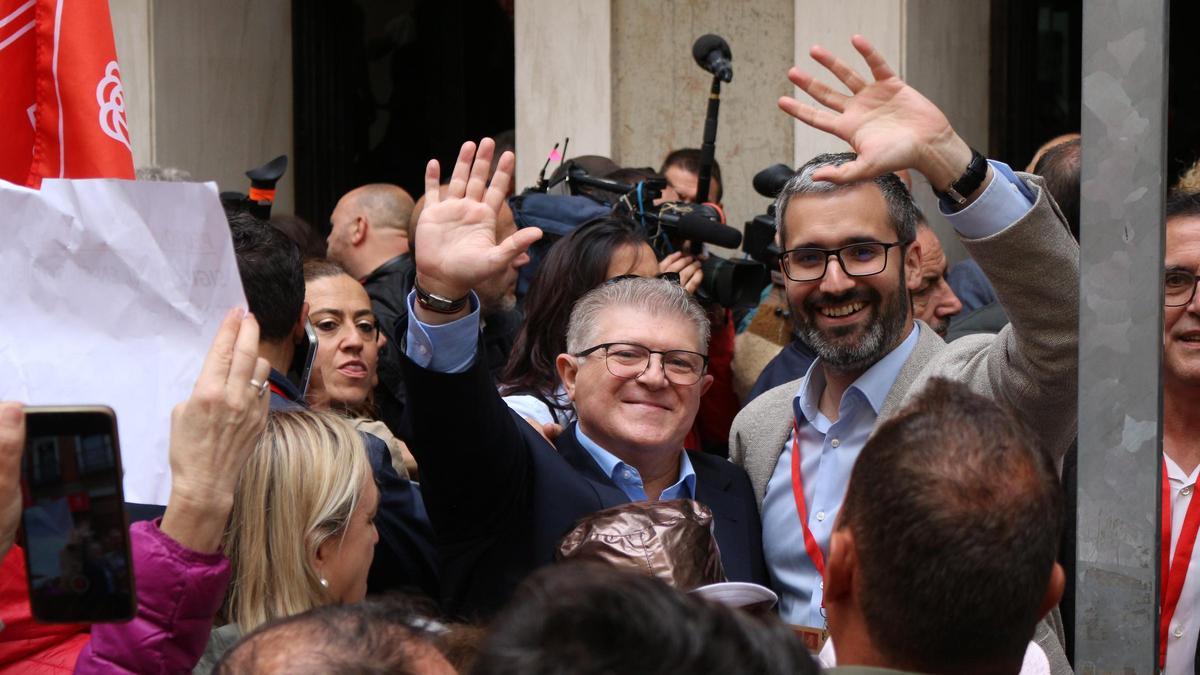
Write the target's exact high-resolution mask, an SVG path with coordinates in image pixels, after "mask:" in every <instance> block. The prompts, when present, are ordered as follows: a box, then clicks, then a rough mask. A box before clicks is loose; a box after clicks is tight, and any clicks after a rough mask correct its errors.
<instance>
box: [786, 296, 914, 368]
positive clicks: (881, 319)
mask: <svg viewBox="0 0 1200 675" xmlns="http://www.w3.org/2000/svg"><path fill="white" fill-rule="evenodd" d="M902 278H903V277H902ZM878 297H879V296H878V295H876V298H874V300H878ZM874 304H875V307H876V311H877V312H878V313H877V314H876V315H875V317H874V318H873V319H872V320H871V323H870V325H868V326H867V330H866V333H864V334H863V336H862V337H861V338H860V339H858V340H857V341H855V342H853V343H845V342H841V341H838V340H836V339H834V338H838V337H841V336H844V335H847V334H848V332H847V331H844V330H839V329H834V330H833V331H831V333H832V334H831V335H830V334H827V333H826V332H824V331H822V330H821V329H819V328H817V325H816V322H815V321H811V320H809V318H808V317H809V316H811V315H812V314H813V313H815V312H816V310H815V309H812V310H811V312H810V313H801V312H795V311H793V312H792V315H793V316H794V317H795V318H796V332H797V333H798V334H799V335H800V337H801V339H803V340H804V342H805V343H807V344H808V346H810V347H812V349H813V351H814V352H816V353H817V357H818V358H820V359H821V361H822V362H823V363H824V364H825V365H827V366H830V367H832V368H835V369H837V370H843V371H851V372H862V371H864V370H866V369H867V368H870V367H871V366H873V365H875V363H877V362H878V361H879V360H880V359H882V358H883V357H884V356H886V355H887V353H888V352H890V351H891V350H892V349H894V348H895V346H896V345H897V344H899V343H900V340H902V339H903V336H902V335H901V332H902V331H903V330H904V320H905V318H906V315H907V313H908V312H907V309H908V290H907V289H906V288H905V287H904V286H903V285H901V286H900V288H899V289H898V290H897V291H896V293H895V295H894V296H893V297H892V301H891V302H888V303H885V302H875V303H874ZM806 309H807V308H806ZM839 333H840V335H839Z"/></svg>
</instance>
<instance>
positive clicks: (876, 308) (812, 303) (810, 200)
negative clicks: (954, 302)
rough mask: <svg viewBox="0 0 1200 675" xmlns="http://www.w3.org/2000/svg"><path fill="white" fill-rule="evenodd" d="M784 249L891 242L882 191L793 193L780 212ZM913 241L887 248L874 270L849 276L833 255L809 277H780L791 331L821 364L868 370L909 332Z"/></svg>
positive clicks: (915, 265)
mask: <svg viewBox="0 0 1200 675" xmlns="http://www.w3.org/2000/svg"><path fill="white" fill-rule="evenodd" d="M784 225H785V228H784V232H785V235H786V237H787V240H786V241H784V242H782V243H783V247H784V249H794V248H821V249H833V248H838V247H841V246H846V245H849V244H855V243H863V242H872V241H874V242H882V243H891V242H894V241H896V230H895V228H893V227H892V224H891V220H890V218H889V216H888V209H887V203H886V202H885V201H884V198H883V193H881V192H880V190H879V188H878V187H876V186H875V185H874V184H873V183H867V184H863V185H858V186H855V187H852V188H846V189H842V190H837V191H834V192H818V193H804V194H797V195H795V196H794V197H793V198H792V199H791V200H790V201H789V203H788V206H787V213H785V214H784ZM920 256H921V251H920V246H919V245H917V244H914V245H911V246H909V247H907V248H904V247H900V246H894V247H892V248H889V249H888V250H887V264H886V267H885V268H884V270H883V271H882V272H880V273H878V274H874V275H871V276H865V277H852V276H850V275H848V274H846V271H845V270H844V269H842V266H841V265H839V264H838V263H837V259H836V258H831V259H830V260H829V261H828V264H827V266H826V269H825V276H824V277H822V278H820V279H818V280H815V281H792V280H791V279H786V277H785V284H786V288H787V295H788V302H789V303H790V304H791V307H792V316H793V321H794V322H795V324H796V332H797V334H798V335H800V336H801V338H803V339H804V341H805V342H806V343H808V344H809V345H810V346H811V347H812V348H813V349H814V350H816V352H817V355H818V356H819V357H820V358H821V360H822V361H823V362H824V363H825V365H826V366H828V367H833V368H837V369H839V370H844V371H850V372H854V371H857V372H861V371H863V370H866V369H867V368H869V367H870V366H871V365H872V364H874V363H875V362H876V361H878V360H879V359H881V358H883V357H884V356H885V355H886V354H887V353H888V352H890V351H891V350H892V349H894V348H895V347H896V345H898V344H899V343H900V342H901V341H902V340H903V339H904V337H905V336H906V335H908V333H909V331H910V330H911V329H912V322H913V317H912V310H911V307H910V304H909V298H908V287H916V285H917V283H918V279H919V276H918V275H919V273H920V259H921V258H920Z"/></svg>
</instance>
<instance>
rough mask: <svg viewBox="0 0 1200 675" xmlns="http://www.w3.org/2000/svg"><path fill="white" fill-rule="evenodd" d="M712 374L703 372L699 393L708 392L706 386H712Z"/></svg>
mask: <svg viewBox="0 0 1200 675" xmlns="http://www.w3.org/2000/svg"><path fill="white" fill-rule="evenodd" d="M712 383H713V376H712V375H710V374H708V373H705V374H704V377H702V378H700V395H701V396H703V395H704V394H705V393H707V392H708V388H709V387H711V386H712Z"/></svg>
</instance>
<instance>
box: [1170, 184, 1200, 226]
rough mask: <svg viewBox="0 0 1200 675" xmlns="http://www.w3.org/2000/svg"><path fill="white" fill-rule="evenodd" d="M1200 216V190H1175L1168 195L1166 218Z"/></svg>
mask: <svg viewBox="0 0 1200 675" xmlns="http://www.w3.org/2000/svg"><path fill="white" fill-rule="evenodd" d="M1172 218H1200V192H1184V191H1181V190H1175V191H1173V192H1171V193H1170V194H1168V195H1167V207H1166V220H1171V219H1172Z"/></svg>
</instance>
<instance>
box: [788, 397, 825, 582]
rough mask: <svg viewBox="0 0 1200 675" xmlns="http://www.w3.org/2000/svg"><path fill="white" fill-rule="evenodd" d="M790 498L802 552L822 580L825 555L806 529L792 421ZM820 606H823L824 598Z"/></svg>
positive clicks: (796, 431)
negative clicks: (791, 498) (797, 519)
mask: <svg viewBox="0 0 1200 675" xmlns="http://www.w3.org/2000/svg"><path fill="white" fill-rule="evenodd" d="M792 496H793V497H795V498H796V513H797V514H798V515H799V516H800V527H801V529H803V531H804V550H805V551H807V552H808V557H809V559H810V560H812V563H813V567H816V568H817V574H820V575H821V579H822V580H824V579H825V554H824V553H822V552H821V547H820V546H818V545H817V538H816V537H814V536H813V533H812V530H810V529H808V507H806V506H805V505H804V476H803V474H801V472H800V427H799V426H797V425H796V421H795V420H792ZM821 605H822V606H824V605H825V602H824V596H822V601H821Z"/></svg>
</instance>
